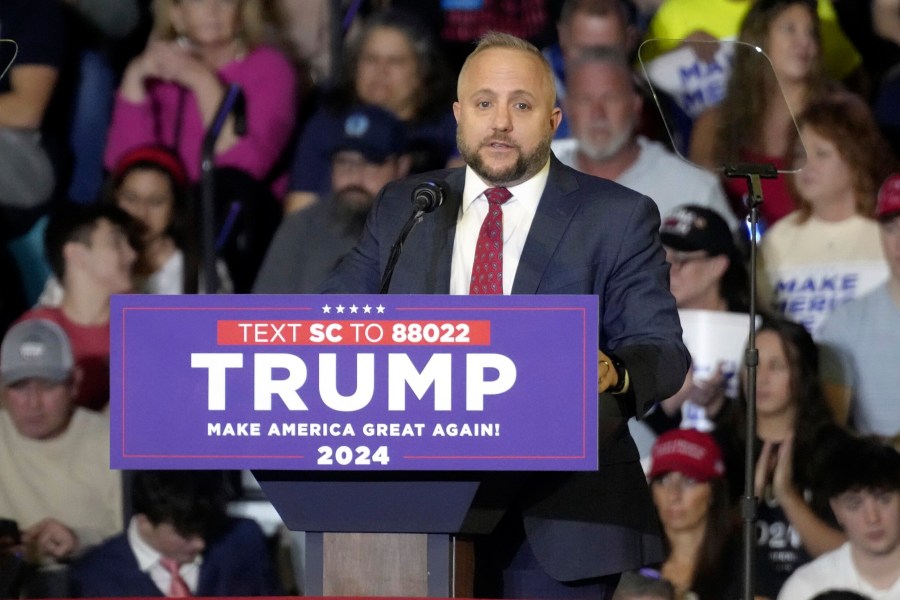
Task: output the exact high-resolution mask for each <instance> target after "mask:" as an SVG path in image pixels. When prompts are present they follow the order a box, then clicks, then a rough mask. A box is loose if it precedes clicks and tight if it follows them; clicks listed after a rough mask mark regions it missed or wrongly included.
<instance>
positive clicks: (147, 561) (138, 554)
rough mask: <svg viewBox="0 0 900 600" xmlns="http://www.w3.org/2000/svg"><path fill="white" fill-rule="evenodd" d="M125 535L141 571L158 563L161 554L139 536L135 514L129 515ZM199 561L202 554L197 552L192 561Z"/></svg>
mask: <svg viewBox="0 0 900 600" xmlns="http://www.w3.org/2000/svg"><path fill="white" fill-rule="evenodd" d="M127 535H128V545H129V546H131V551H132V552H134V557H135V558H136V559H137V563H138V567H140V569H141V571H143V572H145V573H146V572H147V571H149V570H150V569H151V568H153V567H155V566H157V565H158V564H159V559H160V558H162V554H160V553H159V552H158V551H157V550H156V548H154V547H153V546H151V545H150V544H148V543H147V542H146V541H145V540H144V538H143V537H141V534H140V532H139V531H138V525H137V517H136V516H134V517H131V521H130V522H129V523H128V532H127ZM201 562H203V555H202V554H198V555H197V558H196V559H195V560H194V563H195V564H197V565H199V564H200V563H201Z"/></svg>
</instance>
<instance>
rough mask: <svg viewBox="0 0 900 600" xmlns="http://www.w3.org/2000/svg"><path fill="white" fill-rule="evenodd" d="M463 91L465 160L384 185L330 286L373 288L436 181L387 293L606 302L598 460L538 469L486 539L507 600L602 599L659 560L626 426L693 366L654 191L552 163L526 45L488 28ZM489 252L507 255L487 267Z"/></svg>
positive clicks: (539, 73)
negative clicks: (582, 297) (436, 194)
mask: <svg viewBox="0 0 900 600" xmlns="http://www.w3.org/2000/svg"><path fill="white" fill-rule="evenodd" d="M457 94H458V101H457V102H456V103H454V105H453V110H454V114H455V115H456V119H457V124H458V128H457V143H458V145H459V150H460V153H461V155H462V158H463V159H464V161H465V162H466V164H467V167H466V168H460V169H448V170H443V171H435V172H432V173H428V174H424V175H418V176H414V177H410V178H407V179H403V180H400V181H397V182H393V183H391V184H388V185H387V186H386V187H385V188H384V189H383V190H382V192H381V193H380V195H379V197H378V199H377V200H376V203H375V205H374V207H373V209H372V212H371V213H370V215H369V220H368V222H367V224H366V228H365V231H364V233H363V236H362V238H361V239H360V242H359V244H358V245H357V246H356V248H355V249H354V250H353V251H352V252H351V253H350V254H349V255H348V256H347V257H346V258H345V259H344V260H343V261H342V262H341V264H340V265H339V266H338V268H337V270H336V271H335V272H334V274H333V275H332V276H331V278H330V279H329V280H328V281H327V282H326V283H325V284H324V286H323V288H322V291H324V292H326V293H375V292H378V291H379V288H380V279H381V274H382V272H383V270H384V267H385V265H386V262H387V259H388V256H389V254H390V248H391V245H392V243H393V242H394V241H395V240H396V238H397V235H398V233H399V232H400V230H401V228H402V227H403V225H404V222H405V221H406V219H407V217H408V216H409V214H410V212H411V208H410V204H409V201H410V197H411V194H412V190H413V189H414V188H415V187H416V185H418V184H420V183H422V182H423V181H427V180H436V179H443V180H445V181H446V183H447V187H448V189H449V193H448V194H447V195H448V197H447V198H445V200H444V203H443V205H442V206H441V207H439V208H438V209H437V210H436V211H435V212H434V214H433V215H429V216H428V218H426V219H425V220H424V221H423V223H422V224H421V225H420V226H419V227H418V228H417V229H415V230H413V232H412V233H411V235H410V236H409V238H408V239H407V240H406V243H405V245H404V251H403V254H402V255H401V257H400V259H399V261H398V263H397V265H396V268H395V271H394V274H393V279H392V282H391V286H390V289H389V291H390V292H391V293H399V294H411V293H434V294H447V293H450V294H467V293H504V294H511V293H512V294H592V295H596V296H597V297H598V301H599V303H600V335H599V340H598V344H599V345H598V348H599V353H598V361H599V367H598V373H599V382H598V392H599V402H600V415H601V416H600V424H599V425H600V446H601V449H600V469H599V471H598V472H588V473H561V474H548V473H542V474H541V473H539V474H534V475H533V476H532V477H531V478H530V479H529V480H528V482H527V484H526V486H525V488H524V489H525V492H524V493H523V494H521V495H520V497H519V498H518V499H517V501H516V503H515V505H514V506H513V507H512V508H511V509H510V510H509V511H507V516H506V518H505V519H504V522H501V524H500V526H499V527H498V530H497V531H496V532H495V535H494V536H492V538H493V539H492V540H490V544H489V547H490V548H491V552H490V554H492V555H493V556H494V557H497V558H499V559H500V561H499V562H500V564H499V565H497V566H498V567H499V568H500V569H501V570H502V585H503V589H502V594H503V596H504V597H508V598H516V597H529V598H551V597H581V598H588V597H590V598H609V597H611V595H612V592H613V590H614V588H615V585H616V583H617V581H618V574H619V573H621V572H623V571H626V570H630V569H637V568H640V567H641V566H642V565H644V564H647V563H649V562H655V561H659V560H661V559H662V556H663V554H662V544H661V541H660V538H659V529H658V525H657V522H656V516H655V514H654V509H653V505H652V503H651V501H650V496H649V492H648V489H647V485H646V481H645V479H644V475H643V472H642V470H641V467H640V464H639V461H638V453H637V449H636V448H635V445H634V441H633V440H632V439H631V437H630V435H629V433H628V428H627V426H626V421H627V419H628V417H630V416H632V415H635V414H637V415H643V414H644V413H645V412H646V411H647V410H648V409H649V408H650V407H651V406H653V404H654V403H655V402H657V401H659V400H662V399H664V398H666V397H668V396H670V395H672V394H674V393H675V392H676V391H678V389H679V387H680V386H681V383H682V382H683V381H684V377H685V374H686V372H687V369H688V366H689V363H690V357H689V355H688V353H687V350H686V349H685V347H684V345H683V344H682V341H681V326H680V323H679V321H678V314H677V311H676V309H675V301H674V299H673V298H672V296H671V294H670V293H669V291H668V266H667V264H666V262H665V254H664V252H663V249H662V246H661V245H660V243H659V238H658V234H657V231H658V230H659V213H658V211H657V209H656V207H655V205H654V203H653V201H651V200H650V199H649V198H647V197H644V196H641V195H640V194H638V193H636V192H633V191H631V190H628V189H626V188H624V187H621V186H619V185H617V184H615V183H612V182H609V181H606V180H602V179H598V178H595V177H591V176H588V175H584V174H582V173H579V172H577V171H575V170H573V169H570V168H568V167H566V166H564V165H563V164H561V163H560V162H559V161H557V160H556V158H555V157H553V156H552V154H551V152H550V141H551V139H552V138H553V134H554V132H555V131H556V128H557V126H558V125H559V121H560V118H561V112H560V110H559V109H558V108H554V105H555V92H554V87H553V78H552V74H551V72H550V67H549V65H548V64H547V62H546V60H545V59H544V58H543V56H542V55H541V53H540V52H539V51H538V50H537V49H536V48H534V47H533V46H532V45H531V44H528V43H527V42H524V41H522V40H520V39H518V38H515V37H512V36H509V35H506V34H488V35H487V36H485V38H483V39H482V41H481V42H480V43H479V45H478V47H477V48H476V49H475V51H473V53H472V54H471V55H470V56H469V58H468V59H467V61H466V63H465V65H464V66H463V68H462V71H461V72H460V76H459V82H458V87H457ZM485 222H486V223H485ZM491 230H492V231H493V235H494V237H493V238H491V237H490V235H491ZM492 245H496V247H497V249H499V250H500V252H499V254H500V256H499V257H498V256H494V257H492V258H493V260H487V261H486V260H485V259H486V258H490V257H489V256H488V255H489V254H490V246H492ZM491 263H493V265H496V268H493V267H492V264H491ZM501 265H502V266H501ZM473 273H474V275H473ZM489 593H498V592H497V591H496V590H491V591H490V592H489Z"/></svg>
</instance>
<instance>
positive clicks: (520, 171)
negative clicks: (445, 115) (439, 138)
mask: <svg viewBox="0 0 900 600" xmlns="http://www.w3.org/2000/svg"><path fill="white" fill-rule="evenodd" d="M551 139H552V136H549V135H548V136H547V137H545V138H544V139H542V140H541V141H540V142H539V143H538V145H537V146H536V147H535V149H534V150H533V151H531V152H529V153H527V154H526V153H525V152H523V151H522V148H520V147H519V146H518V145H516V144H514V143H513V142H512V140H511V139H510V138H509V137H508V136H504V135H496V136H493V137H490V138H487V139H485V140H484V141H483V142H481V143H480V144H479V145H478V146H477V147H475V148H472V147H471V146H469V145H467V144H466V142H465V140H463V138H462V135H461V134H460V131H459V127H457V128H456V146H457V147H458V148H459V154H460V156H462V159H463V160H464V161H465V162H466V164H467V165H469V166H470V167H472V170H473V171H475V172H476V173H478V175H479V177H481V178H482V179H484V180H485V181H487V182H488V183H491V184H493V185H505V184H507V183H511V182H514V181H515V182H521V181H525V180H527V179H529V178H531V176H532V175H534V174H535V173H537V172H538V171H540V170H541V168H543V166H544V165H545V164H546V163H547V159H548V158H549V157H550V141H551ZM492 142H501V143H504V144H507V145H510V146H513V147H514V148H515V149H516V150H518V153H519V155H518V157H517V158H516V162H515V163H513V164H512V165H511V166H509V167H506V168H505V169H491V168H490V167H488V166H487V165H486V164H485V162H484V160H482V158H481V156H480V155H479V154H478V150H480V149H481V148H483V147H485V146H488V145H490V144H491V143H492Z"/></svg>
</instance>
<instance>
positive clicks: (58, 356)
mask: <svg viewBox="0 0 900 600" xmlns="http://www.w3.org/2000/svg"><path fill="white" fill-rule="evenodd" d="M74 364H75V363H74V360H73V359H72V346H71V344H70V343H69V336H67V335H66V332H65V331H63V329H62V327H60V326H59V325H57V324H56V323H54V322H53V321H48V320H46V319H28V320H25V321H20V322H19V323H16V324H15V325H13V326H12V327H10V329H9V331H7V332H6V337H4V338H3V345H2V346H0V383H2V385H4V386H7V385H12V384H14V383H16V382H19V381H22V380H23V379H30V378H32V377H39V378H41V379H48V380H50V381H65V380H66V379H68V378H69V375H70V374H71V372H72V367H73V366H74Z"/></svg>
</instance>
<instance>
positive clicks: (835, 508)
mask: <svg viewBox="0 0 900 600" xmlns="http://www.w3.org/2000/svg"><path fill="white" fill-rule="evenodd" d="M828 506H830V507H831V513H832V514H833V515H834V518H835V520H836V521H837V523H838V525H839V526H840V528H841V529H843V528H844V524H843V523H841V515H840V510H839V508H838V507H839V506H840V505H839V504H838V503H837V500H835V499H834V498H829V499H828Z"/></svg>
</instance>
